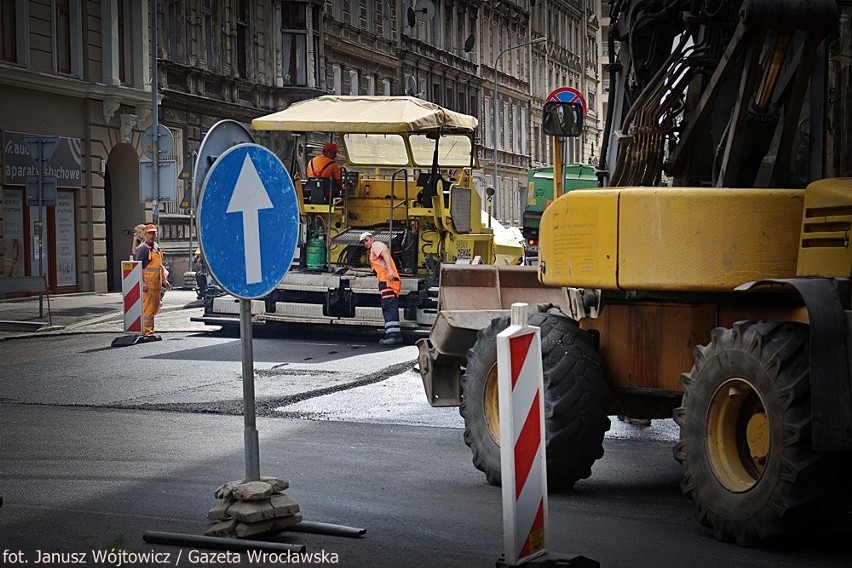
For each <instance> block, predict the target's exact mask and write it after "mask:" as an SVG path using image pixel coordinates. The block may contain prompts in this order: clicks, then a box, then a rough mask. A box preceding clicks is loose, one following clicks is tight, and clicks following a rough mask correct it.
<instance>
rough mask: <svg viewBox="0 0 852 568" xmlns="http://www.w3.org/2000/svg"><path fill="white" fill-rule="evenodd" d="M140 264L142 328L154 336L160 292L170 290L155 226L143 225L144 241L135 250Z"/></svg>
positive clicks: (147, 333) (145, 333)
mask: <svg viewBox="0 0 852 568" xmlns="http://www.w3.org/2000/svg"><path fill="white" fill-rule="evenodd" d="M134 260H138V261H139V262H141V263H142V328H143V333H144V335H146V336H148V337H152V336H154V316H155V315H156V314H157V312H158V311H160V300H161V298H162V295H161V291H162V289H163V288H165V289H166V290H170V289H171V285H170V284H169V281H168V278H167V277H166V272H165V270H166V269H165V266H164V265H163V251H162V250H161V249H160V246H159V245H158V244H157V226H156V225H152V224H148V225H145V241H144V242H143V243H142V244H140V245H139V247H137V249H136V257H135V258H134Z"/></svg>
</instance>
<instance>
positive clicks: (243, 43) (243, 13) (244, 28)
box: [236, 0, 252, 79]
mask: <svg viewBox="0 0 852 568" xmlns="http://www.w3.org/2000/svg"><path fill="white" fill-rule="evenodd" d="M250 6H251V2H249V0H237V6H236V8H237V14H236V16H237V22H236V28H237V57H236V59H237V75H239V76H240V77H242V78H243V79H246V78H248V59H249V57H248V54H249V52H250V51H251V46H252V43H251V34H250V33H249V22H250V21H251V11H250V10H251V9H250Z"/></svg>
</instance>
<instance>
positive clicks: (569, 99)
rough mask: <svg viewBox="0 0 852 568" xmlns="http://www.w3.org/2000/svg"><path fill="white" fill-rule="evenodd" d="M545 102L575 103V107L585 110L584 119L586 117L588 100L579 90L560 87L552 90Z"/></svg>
mask: <svg viewBox="0 0 852 568" xmlns="http://www.w3.org/2000/svg"><path fill="white" fill-rule="evenodd" d="M544 102H546V103H550V102H560V103H573V104H575V105H576V104H578V105H580V107H581V108H582V109H583V118H585V117H586V110H587V107H586V98H585V97H584V96H583V94H582V93H580V91H578V90H577V89H573V88H571V87H559V88H558V89H554V90H552V91H551V92H550V94H549V95H547V98H546V99H545V100H544Z"/></svg>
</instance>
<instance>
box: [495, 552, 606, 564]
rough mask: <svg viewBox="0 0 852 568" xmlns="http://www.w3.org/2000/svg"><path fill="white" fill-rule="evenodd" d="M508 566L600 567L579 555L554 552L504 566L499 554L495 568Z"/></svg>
mask: <svg viewBox="0 0 852 568" xmlns="http://www.w3.org/2000/svg"><path fill="white" fill-rule="evenodd" d="M510 566H511V567H519V566H523V567H524V568H600V566H601V565H600V563H599V562H597V561H596V560H592V559H591V558H586V557H585V556H580V555H579V554H558V553H555V552H546V553H544V554H542V555H540V556H536V557H535V558H530V559H529V560H527V561H525V562H521V563H520V564H506V561H505V558H504V556H503V555H502V554H501V555H500V559H499V560H497V568H509V567H510Z"/></svg>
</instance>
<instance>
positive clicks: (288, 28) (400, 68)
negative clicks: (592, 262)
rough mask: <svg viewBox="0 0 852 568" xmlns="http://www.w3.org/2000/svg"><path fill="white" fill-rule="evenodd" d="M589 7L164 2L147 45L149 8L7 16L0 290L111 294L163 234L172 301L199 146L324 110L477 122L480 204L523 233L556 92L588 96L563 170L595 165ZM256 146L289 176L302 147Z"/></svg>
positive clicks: (106, 4) (594, 45) (0, 126)
mask: <svg viewBox="0 0 852 568" xmlns="http://www.w3.org/2000/svg"><path fill="white" fill-rule="evenodd" d="M598 2H599V0H573V1H568V0H561V1H560V0H544V1H543V0H539V1H538V2H536V1H533V0H515V1H507V0H500V1H493V2H486V1H482V0H417V1H413V0H412V1H404V2H399V3H396V2H385V1H379V0H325V1H323V0H296V1H286V0H256V1H253V0H218V1H217V0H157V2H156V23H157V25H156V28H153V27H152V26H151V22H152V18H151V13H150V11H149V10H150V6H151V3H150V2H145V1H140V2H126V1H122V0H100V1H98V0H29V1H27V0H0V101H2V104H1V105H0V134H2V138H3V152H2V154H0V160H2V166H3V178H2V180H1V181H2V192H3V208H2V212H0V215H2V218H0V221H2V223H0V228H2V234H0V237H2V239H0V255H2V256H0V259H2V265H0V269H2V272H0V277H8V276H20V275H32V274H39V273H40V271H41V272H43V273H44V274H46V275H47V277H48V281H49V283H50V286H51V289H52V290H53V291H54V292H55V293H63V292H76V291H97V292H104V291H108V290H120V289H121V277H120V262H121V260H124V259H126V258H127V257H128V255H129V254H130V246H131V236H132V235H131V232H132V229H133V227H134V226H135V225H136V224H138V223H140V222H150V221H155V222H158V224H159V225H160V241H161V244H162V246H163V247H164V249H165V250H166V255H167V264H168V265H169V266H170V267H171V272H172V279H173V282H175V283H180V275H182V273H183V271H184V270H186V269H188V268H189V265H190V262H191V255H192V251H193V249H194V248H195V247H197V235H196V234H195V231H194V228H193V223H192V211H191V208H190V207H189V206H190V205H191V199H184V197H185V196H187V195H189V193H188V191H189V190H190V189H191V188H192V187H193V185H199V184H200V180H199V181H194V180H192V179H191V173H192V167H191V166H192V159H193V158H192V155H193V152H197V150H198V148H199V146H200V143H201V141H202V139H203V137H204V134H205V133H206V132H207V131H208V130H209V129H210V127H211V126H212V125H213V124H215V123H216V122H218V121H220V120H223V119H232V120H236V121H238V122H240V123H243V124H245V125H248V124H249V123H250V121H251V119H252V118H255V117H257V116H260V115H262V114H266V113H268V112H272V111H275V110H280V109H282V108H285V107H286V106H288V105H289V104H291V103H293V102H295V101H298V100H302V99H306V98H311V97H315V96H318V95H321V94H326V93H335V94H344V95H348V94H362V95H371V94H386V95H411V96H419V97H422V98H424V99H426V100H430V101H432V102H435V103H437V104H440V105H442V106H445V107H447V108H450V109H452V110H457V111H460V112H464V113H468V114H472V115H474V116H476V117H477V118H478V119H479V121H480V129H479V135H478V139H477V146H478V151H479V156H480V164H481V166H482V170H481V171H480V172H479V173H478V174H477V176H478V177H477V185H478V188H479V190H480V192H481V193H483V195H484V193H485V188H486V187H489V186H490V187H494V188H495V190H496V191H495V196H494V199H493V201H492V202H491V203H490V206H491V207H492V210H493V214H494V216H495V217H496V218H498V219H499V220H501V221H503V222H504V223H506V224H509V225H512V224H518V223H519V222H520V219H521V214H522V208H523V203H524V200H525V185H526V171H527V169H528V168H529V167H530V166H535V165H544V164H549V163H551V162H552V156H551V153H552V151H551V143H550V141H549V140H548V139H547V137H546V136H544V135H543V133H542V132H541V116H540V115H541V105H542V103H543V101H544V98H545V97H546V96H547V93H548V92H550V90H552V89H554V88H556V87H559V86H565V85H567V86H571V87H575V88H577V89H579V90H581V91H582V92H584V93H588V94H587V100H588V102H589V113H588V115H587V122H586V124H587V126H586V132H585V133H584V136H583V137H582V138H581V139H580V140H578V141H576V142H574V143H573V144H570V145H569V148H570V150H569V154H570V155H569V156H568V159H569V161H589V160H590V159H592V158H593V157H594V155H595V151H596V148H597V147H598V144H599V142H598V138H599V132H600V124H599V120H600V115H601V109H600V102H599V98H598V92H599V73H600V71H599V67H598V62H597V54H598V52H599V47H598V45H599V41H600V39H599V34H600V30H599V27H598V17H599V7H597V4H598ZM155 32H156V34H157V66H156V67H157V74H156V75H157V76H156V82H157V85H158V92H157V95H158V97H157V100H158V101H159V107H158V114H159V121H160V123H161V124H164V125H165V126H166V127H168V128H169V130H170V131H171V133H172V135H173V138H174V143H173V145H171V147H170V148H169V151H168V156H166V157H167V158H170V159H173V160H175V161H176V171H177V172H183V173H182V174H181V175H180V176H179V179H178V180H176V182H175V187H174V189H175V191H174V196H175V198H176V199H175V200H174V201H168V202H163V203H160V204H158V206H156V207H154V206H153V205H152V204H151V203H150V202H140V195H141V194H142V193H144V191H142V190H144V187H140V186H144V185H145V182H144V181H140V169H142V166H141V165H140V164H143V163H144V162H146V161H147V160H148V158H147V157H146V155H145V154H146V152H145V150H146V148H145V146H146V142H145V139H144V137H143V134H144V132H145V130H146V129H147V128H148V127H150V125H151V116H152V112H151V111H152V108H153V105H152V103H153V100H154V97H153V94H152V90H151V86H150V85H151V75H152V67H153V66H152V65H151V61H152V60H151V50H150V46H151V38H152V35H153V34H154V33H155ZM540 38H546V41H545V40H543V39H540ZM495 93H496V96H495ZM495 118H496V124H495V120H494V119H495ZM257 138H258V142H259V143H262V144H264V145H266V146H267V147H269V148H270V149H272V150H273V151H276V152H277V153H279V155H281V156H282V158H285V157H286V156H287V154H288V153H289V152H290V150H291V147H292V145H293V144H294V143H298V142H297V141H296V140H293V139H288V138H287V137H286V136H285V137H282V136H277V137H273V136H270V135H267V134H263V135H262V136H257ZM39 140H42V141H43V144H45V145H48V146H52V147H54V148H55V151H54V153H53V155H52V156H51V157H50V160H49V162H47V167H46V169H45V170H44V172H45V173H44V176H43V177H48V176H49V175H50V174H51V173H53V174H56V175H53V176H52V177H55V178H56V192H55V193H56V195H55V198H54V199H53V200H50V201H48V200H47V199H45V196H46V195H47V194H44V193H43V194H42V195H41V201H38V197H39V192H38V191H36V190H37V189H38V188H39V187H41V188H43V189H42V191H43V192H44V191H45V190H46V191H48V192H49V191H50V189H51V188H50V187H47V186H45V185H44V184H45V180H38V179H36V180H35V181H33V177H34V174H35V173H37V171H38V168H35V167H34V162H33V159H32V155H31V154H30V151H29V150H28V149H27V148H28V145H27V144H28V143H30V144H33V143H38V142H39ZM305 142H306V141H301V143H305ZM307 142H308V143H310V141H307ZM495 157H496V163H495V160H494V158H495ZM285 163H288V162H287V161H286V160H285ZM296 167H298V165H297V166H296ZM495 174H496V175H495ZM28 178H29V179H28ZM36 178H37V176H36ZM28 185H29V187H30V189H29V190H28V189H27V187H28ZM45 188H46V189H45ZM28 195H29V197H28ZM51 196H52V194H51ZM142 197H144V195H143V196H142ZM182 201H183V202H184V203H181V202H182ZM40 202H41V203H43V204H47V206H45V207H42V208H40V207H39V206H38V204H39V203H40ZM484 202H487V201H486V200H484Z"/></svg>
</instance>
